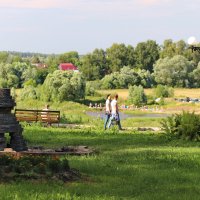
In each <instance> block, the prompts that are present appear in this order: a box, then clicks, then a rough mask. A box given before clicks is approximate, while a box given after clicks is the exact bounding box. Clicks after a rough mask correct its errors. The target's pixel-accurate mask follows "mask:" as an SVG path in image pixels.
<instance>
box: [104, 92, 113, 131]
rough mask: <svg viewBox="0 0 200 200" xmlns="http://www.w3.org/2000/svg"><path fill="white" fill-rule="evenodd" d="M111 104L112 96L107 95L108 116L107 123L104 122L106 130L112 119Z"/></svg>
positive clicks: (106, 117)
mask: <svg viewBox="0 0 200 200" xmlns="http://www.w3.org/2000/svg"><path fill="white" fill-rule="evenodd" d="M110 102H111V96H110V94H108V95H107V98H106V113H105V114H106V116H105V122H104V129H105V130H106V127H107V124H108V121H109V119H110V116H111V105H110Z"/></svg>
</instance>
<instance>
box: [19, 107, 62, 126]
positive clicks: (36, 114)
mask: <svg viewBox="0 0 200 200" xmlns="http://www.w3.org/2000/svg"><path fill="white" fill-rule="evenodd" d="M15 116H16V118H17V121H21V122H44V123H47V124H52V123H59V121H60V111H54V110H26V109H15Z"/></svg>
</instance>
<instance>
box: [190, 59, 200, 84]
mask: <svg viewBox="0 0 200 200" xmlns="http://www.w3.org/2000/svg"><path fill="white" fill-rule="evenodd" d="M191 76H192V80H193V81H194V83H193V86H194V87H200V62H199V64H198V66H197V68H196V69H194V70H193V72H192V74H191Z"/></svg>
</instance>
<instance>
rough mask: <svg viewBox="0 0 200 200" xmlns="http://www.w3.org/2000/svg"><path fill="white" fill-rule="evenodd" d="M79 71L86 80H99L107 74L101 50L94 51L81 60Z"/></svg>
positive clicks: (103, 53)
mask: <svg viewBox="0 0 200 200" xmlns="http://www.w3.org/2000/svg"><path fill="white" fill-rule="evenodd" d="M79 69H80V71H81V72H82V73H83V75H84V76H85V78H86V80H89V81H91V80H100V79H101V78H102V77H104V76H105V74H106V73H107V71H108V69H107V62H106V54H105V51H104V50H103V49H95V50H94V51H93V52H92V53H90V54H86V55H84V56H83V57H82V58H81V66H80V67H79Z"/></svg>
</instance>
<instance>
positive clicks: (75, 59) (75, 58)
mask: <svg viewBox="0 0 200 200" xmlns="http://www.w3.org/2000/svg"><path fill="white" fill-rule="evenodd" d="M58 61H59V63H72V64H74V65H76V66H78V65H79V55H78V52H76V51H70V52H67V53H63V54H61V55H60V56H59V57H58Z"/></svg>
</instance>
